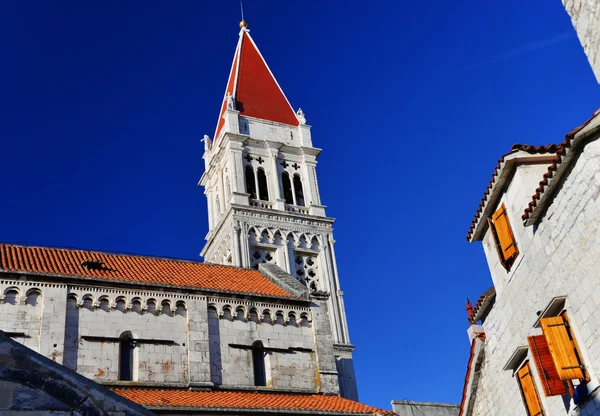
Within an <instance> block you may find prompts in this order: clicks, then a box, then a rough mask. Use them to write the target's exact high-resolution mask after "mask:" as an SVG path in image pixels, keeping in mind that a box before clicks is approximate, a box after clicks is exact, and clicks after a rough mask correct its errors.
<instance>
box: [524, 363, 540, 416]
mask: <svg viewBox="0 0 600 416" xmlns="http://www.w3.org/2000/svg"><path fill="white" fill-rule="evenodd" d="M517 377H518V378H517V381H518V383H519V388H520V389H521V395H522V396H523V402H524V404H525V408H526V409H527V415H528V416H540V415H542V416H543V415H544V411H543V410H542V403H541V402H540V398H539V396H538V394H537V390H536V389H535V385H534V384H533V377H532V376H531V369H530V368H529V363H525V365H523V367H521V369H520V370H519V371H517Z"/></svg>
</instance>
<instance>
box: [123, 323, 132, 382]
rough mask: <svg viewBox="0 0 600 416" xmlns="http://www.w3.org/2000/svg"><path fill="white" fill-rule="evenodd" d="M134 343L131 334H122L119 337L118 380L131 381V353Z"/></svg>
mask: <svg viewBox="0 0 600 416" xmlns="http://www.w3.org/2000/svg"><path fill="white" fill-rule="evenodd" d="M134 349H135V343H134V341H133V336H131V332H129V331H127V332H123V333H122V334H121V336H120V337H119V380H121V381H133V365H134V362H133V351H134Z"/></svg>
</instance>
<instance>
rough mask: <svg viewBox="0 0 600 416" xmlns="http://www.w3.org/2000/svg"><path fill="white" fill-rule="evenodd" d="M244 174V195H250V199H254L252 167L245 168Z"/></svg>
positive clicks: (254, 188)
mask: <svg viewBox="0 0 600 416" xmlns="http://www.w3.org/2000/svg"><path fill="white" fill-rule="evenodd" d="M244 172H245V174H246V193H248V194H250V198H252V199H256V183H255V182H254V169H252V166H246V169H245V170H244Z"/></svg>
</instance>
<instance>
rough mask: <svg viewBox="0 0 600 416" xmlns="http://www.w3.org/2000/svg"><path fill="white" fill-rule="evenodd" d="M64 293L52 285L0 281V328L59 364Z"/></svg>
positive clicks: (61, 354)
mask: <svg viewBox="0 0 600 416" xmlns="http://www.w3.org/2000/svg"><path fill="white" fill-rule="evenodd" d="M66 293H67V291H66V286H65V285H59V284H55V283H48V282H36V283H30V282H24V281H22V280H16V279H15V280H0V314H2V320H1V321H0V322H1V323H2V325H1V327H0V329H2V330H3V331H5V332H12V333H14V334H13V336H14V337H15V338H16V339H18V340H19V341H20V342H21V343H22V344H23V345H26V346H27V347H29V348H31V349H33V350H35V351H38V352H40V353H41V354H43V355H44V356H46V357H48V358H51V359H52V360H54V361H56V362H58V363H59V364H62V362H63V350H64V345H63V344H64V334H65V317H64V311H65V307H66Z"/></svg>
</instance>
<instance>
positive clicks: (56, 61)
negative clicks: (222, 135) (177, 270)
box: [0, 0, 600, 408]
mask: <svg viewBox="0 0 600 416" xmlns="http://www.w3.org/2000/svg"><path fill="white" fill-rule="evenodd" d="M245 12H246V20H248V22H249V28H250V29H251V31H252V35H253V37H254V39H255V40H256V42H257V44H258V46H259V48H260V49H261V51H262V53H263V55H264V56H265V58H266V60H267V61H268V63H269V65H270V66H271V69H272V70H273V71H274V73H275V75H276V77H277V78H278V80H279V82H280V84H281V85H282V87H283V89H284V90H285V92H286V94H287V96H288V98H289V99H290V101H291V103H292V105H293V106H294V107H295V108H298V107H302V108H303V110H304V111H305V113H306V115H307V119H308V122H309V124H311V125H313V126H314V127H313V130H312V131H313V140H314V143H315V145H316V146H318V147H321V148H323V149H324V151H323V153H322V155H321V157H320V159H319V160H320V163H319V166H318V175H319V181H320V185H321V196H322V199H323V202H324V203H325V204H327V205H328V207H329V208H328V214H329V215H331V216H333V217H335V218H337V222H336V224H335V237H336V240H337V245H336V247H337V258H338V266H339V271H340V277H341V282H342V287H343V289H344V291H345V299H346V309H347V313H348V321H349V324H350V332H351V333H350V335H351V339H352V342H353V343H355V344H356V345H357V348H356V351H355V363H356V371H357V377H358V382H359V392H360V396H361V401H363V402H365V403H367V404H370V405H375V406H380V407H383V408H389V407H390V404H389V402H390V400H392V399H405V398H408V399H411V400H425V401H442V402H454V403H458V402H459V401H460V398H461V391H462V387H463V380H464V376H465V369H466V365H467V359H468V355H469V342H468V339H467V334H466V329H467V321H466V316H467V315H466V312H465V310H464V306H465V298H467V297H470V298H472V299H476V298H477V297H478V296H479V295H480V294H481V293H482V292H483V291H484V290H486V289H487V288H488V287H489V286H491V279H490V276H489V272H488V269H487V266H486V263H485V259H484V255H483V250H482V249H481V247H480V245H479V244H471V245H470V244H467V243H466V242H465V235H466V233H467V230H468V228H469V224H470V221H471V219H472V217H473V214H474V213H475V210H476V208H477V205H478V203H479V200H480V199H481V196H482V194H483V191H484V189H485V187H486V185H487V183H488V181H489V179H490V177H491V173H492V171H493V168H494V166H495V164H496V161H497V160H498V158H499V157H500V156H501V155H502V154H503V153H505V152H507V151H508V150H509V149H510V147H511V145H512V144H513V143H531V144H546V143H557V142H560V141H562V139H563V137H564V134H565V133H566V132H567V131H569V130H571V129H572V128H574V127H575V126H577V125H579V124H581V123H582V122H583V121H585V120H586V119H587V118H588V117H589V116H590V115H591V114H592V112H593V111H594V110H595V109H596V108H597V107H598V106H600V100H599V95H600V86H598V85H597V83H596V81H595V79H594V76H593V74H592V71H591V69H590V67H589V65H588V63H587V60H586V58H585V56H584V53H583V50H582V48H581V46H580V44H579V41H578V39H577V37H576V35H575V32H574V30H573V28H572V26H571V23H570V20H569V17H568V15H567V13H566V12H565V10H564V9H563V7H562V4H561V2H560V0H552V1H550V0H548V1H522V0H503V1H495V2H490V1H475V0H466V1H460V2H456V1H455V2H448V1H445V0H432V1H428V2H404V1H397V0H393V1H392V0H390V1H387V0H385V1H372V2H364V1H358V0H346V1H329V2H323V1H302V2H291V1H275V0H268V1H267V0H264V1H258V0H254V1H252V0H246V3H245ZM238 21H239V4H238V2H237V0H218V1H211V2H208V1H176V2H175V1H170V2H167V1H161V2H159V1H147V0H144V1H126V2H123V1H102V2H82V1H62V2H44V1H37V2H33V1H3V2H1V3H0V38H1V39H2V42H1V43H0V53H1V59H0V91H1V93H0V94H1V100H0V144H1V147H0V173H1V175H2V176H1V178H2V186H1V188H0V189H1V191H0V192H1V193H0V195H1V201H0V214H1V216H2V224H1V226H0V240H1V241H5V242H17V243H27V244H43V245H50V246H69V247H80V248H92V249H99V250H110V251H120V252H128V253H141V254H150V255H160V256H170V257H179V258H186V259H198V258H199V257H198V253H199V252H200V250H201V248H202V246H203V243H204V236H205V234H206V231H207V214H206V200H205V197H204V195H203V190H202V188H199V187H197V186H196V184H197V182H198V179H199V178H200V176H201V175H202V172H203V168H204V165H203V161H202V152H203V146H202V144H201V143H200V139H201V138H202V135H203V134H205V133H207V134H209V135H212V134H213V132H214V129H215V123H216V121H217V115H218V111H219V106H220V103H221V99H222V94H223V91H224V88H225V83H226V81H227V75H228V73H229V66H230V64H231V60H232V57H233V52H234V49H235V45H236V41H237V33H238V26H237V24H238Z"/></svg>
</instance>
